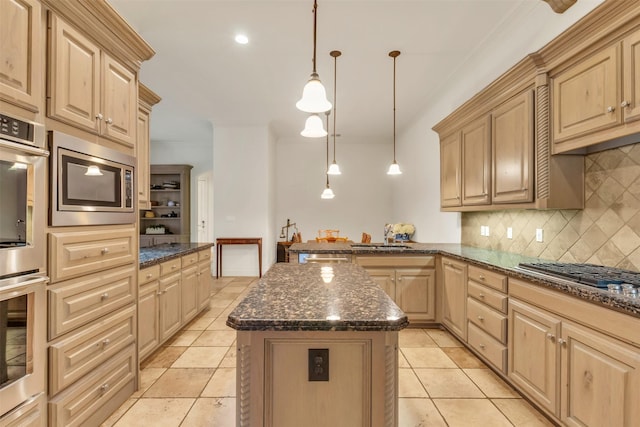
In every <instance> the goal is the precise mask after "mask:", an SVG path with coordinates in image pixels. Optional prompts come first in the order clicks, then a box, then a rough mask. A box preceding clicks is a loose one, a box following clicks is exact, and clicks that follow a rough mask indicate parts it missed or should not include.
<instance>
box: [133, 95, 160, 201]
mask: <svg viewBox="0 0 640 427" xmlns="http://www.w3.org/2000/svg"><path fill="white" fill-rule="evenodd" d="M138 98H139V100H138V130H137V136H136V150H135V153H136V173H137V179H138V207H139V208H140V209H149V208H150V207H151V201H150V199H149V189H150V182H151V180H150V176H149V173H150V165H149V150H150V144H151V141H150V128H151V108H152V107H153V106H154V105H155V104H157V103H158V102H160V97H159V96H158V95H156V94H155V93H153V92H152V91H151V89H149V88H148V87H146V86H145V85H143V84H142V83H138Z"/></svg>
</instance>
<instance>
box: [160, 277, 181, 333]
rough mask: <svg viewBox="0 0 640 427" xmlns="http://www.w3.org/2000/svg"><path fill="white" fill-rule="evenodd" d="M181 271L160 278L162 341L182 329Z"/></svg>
mask: <svg viewBox="0 0 640 427" xmlns="http://www.w3.org/2000/svg"><path fill="white" fill-rule="evenodd" d="M180 288H181V287H180V273H175V274H171V275H169V276H166V277H161V278H160V292H161V294H160V341H161V342H162V341H164V340H165V339H167V338H168V337H170V336H171V335H173V334H174V333H175V332H176V331H177V330H178V329H180V326H181V323H180V308H181V305H182V303H181V289H180Z"/></svg>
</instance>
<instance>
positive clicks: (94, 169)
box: [84, 165, 102, 176]
mask: <svg viewBox="0 0 640 427" xmlns="http://www.w3.org/2000/svg"><path fill="white" fill-rule="evenodd" d="M84 174H85V176H102V171H101V170H100V168H99V167H98V166H96V165H91V166H89V167H88V168H87V171H86V172H85V173H84Z"/></svg>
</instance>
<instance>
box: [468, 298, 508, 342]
mask: <svg viewBox="0 0 640 427" xmlns="http://www.w3.org/2000/svg"><path fill="white" fill-rule="evenodd" d="M467 319H468V320H469V321H470V322H473V323H475V324H476V325H477V326H478V327H479V328H481V329H483V330H484V331H485V332H486V333H488V334H489V335H491V336H493V337H494V338H495V339H497V340H498V341H500V342H502V343H503V344H505V343H506V342H507V316H505V315H503V314H500V313H498V312H497V311H495V310H492V309H491V308H489V307H487V306H486V305H484V304H481V303H479V302H478V301H476V300H474V299H473V298H467Z"/></svg>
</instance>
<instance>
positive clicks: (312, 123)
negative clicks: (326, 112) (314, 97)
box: [300, 114, 328, 138]
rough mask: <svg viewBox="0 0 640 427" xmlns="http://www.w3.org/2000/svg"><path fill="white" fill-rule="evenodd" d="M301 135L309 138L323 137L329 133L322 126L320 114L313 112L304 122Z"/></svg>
mask: <svg viewBox="0 0 640 427" xmlns="http://www.w3.org/2000/svg"><path fill="white" fill-rule="evenodd" d="M300 135H302V136H305V137H307V138H322V137H323V136H327V135H328V133H327V131H326V130H324V127H323V126H322V119H321V118H320V116H319V115H317V114H311V115H310V116H309V117H308V118H307V121H306V122H305V123H304V129H302V132H300Z"/></svg>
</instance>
